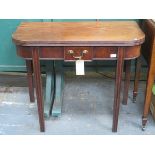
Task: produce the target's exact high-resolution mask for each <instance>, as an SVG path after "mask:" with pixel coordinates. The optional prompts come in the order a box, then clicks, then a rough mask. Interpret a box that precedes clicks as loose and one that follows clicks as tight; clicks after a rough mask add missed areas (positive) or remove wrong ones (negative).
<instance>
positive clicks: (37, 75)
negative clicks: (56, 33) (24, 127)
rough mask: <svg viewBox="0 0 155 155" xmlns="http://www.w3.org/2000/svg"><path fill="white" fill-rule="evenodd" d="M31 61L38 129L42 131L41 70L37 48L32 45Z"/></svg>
mask: <svg viewBox="0 0 155 155" xmlns="http://www.w3.org/2000/svg"><path fill="white" fill-rule="evenodd" d="M32 61H33V70H34V79H35V87H36V97H37V105H38V115H39V123H40V131H41V132H44V131H45V122H44V106H43V93H42V79H41V71H40V60H39V48H37V47H34V48H33V50H32Z"/></svg>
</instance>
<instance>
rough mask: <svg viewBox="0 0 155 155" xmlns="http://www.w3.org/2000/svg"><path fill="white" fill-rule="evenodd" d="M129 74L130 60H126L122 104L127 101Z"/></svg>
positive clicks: (125, 103)
mask: <svg viewBox="0 0 155 155" xmlns="http://www.w3.org/2000/svg"><path fill="white" fill-rule="evenodd" d="M130 75H131V60H126V62H125V80H124V91H123V101H122V104H124V105H127V102H128V92H129V86H130Z"/></svg>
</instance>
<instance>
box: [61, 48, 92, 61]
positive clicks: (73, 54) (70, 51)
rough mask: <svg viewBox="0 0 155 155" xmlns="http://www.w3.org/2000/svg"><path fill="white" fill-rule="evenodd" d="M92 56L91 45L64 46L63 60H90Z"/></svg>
mask: <svg viewBox="0 0 155 155" xmlns="http://www.w3.org/2000/svg"><path fill="white" fill-rule="evenodd" d="M92 57H93V47H74V46H73V47H64V60H65V61H75V60H79V59H81V60H85V61H91V60H92Z"/></svg>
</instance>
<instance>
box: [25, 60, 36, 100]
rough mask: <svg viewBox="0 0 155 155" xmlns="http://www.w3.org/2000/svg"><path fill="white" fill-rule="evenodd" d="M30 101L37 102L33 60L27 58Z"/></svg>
mask: <svg viewBox="0 0 155 155" xmlns="http://www.w3.org/2000/svg"><path fill="white" fill-rule="evenodd" d="M26 68H27V79H28V87H29V97H30V102H35V97H34V81H33V65H32V60H26Z"/></svg>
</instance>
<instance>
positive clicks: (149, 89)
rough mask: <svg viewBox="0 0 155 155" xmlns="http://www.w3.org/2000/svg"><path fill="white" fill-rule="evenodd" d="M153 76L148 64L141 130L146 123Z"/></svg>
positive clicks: (151, 68)
mask: <svg viewBox="0 0 155 155" xmlns="http://www.w3.org/2000/svg"><path fill="white" fill-rule="evenodd" d="M154 78H155V73H154V69H153V67H152V66H150V67H149V70H148V76H147V83H146V92H145V102H144V111H143V117H142V130H145V126H146V123H147V116H148V113H149V108H150V104H151V97H152V87H153V84H154Z"/></svg>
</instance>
